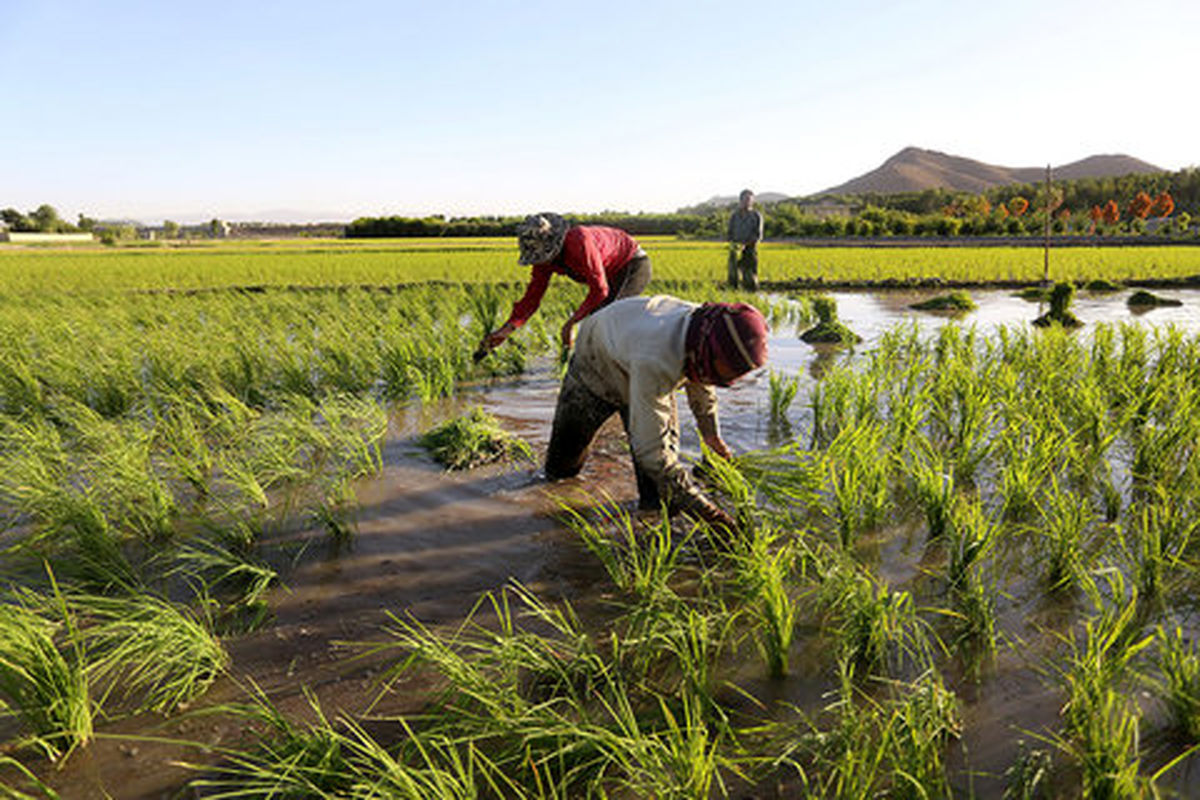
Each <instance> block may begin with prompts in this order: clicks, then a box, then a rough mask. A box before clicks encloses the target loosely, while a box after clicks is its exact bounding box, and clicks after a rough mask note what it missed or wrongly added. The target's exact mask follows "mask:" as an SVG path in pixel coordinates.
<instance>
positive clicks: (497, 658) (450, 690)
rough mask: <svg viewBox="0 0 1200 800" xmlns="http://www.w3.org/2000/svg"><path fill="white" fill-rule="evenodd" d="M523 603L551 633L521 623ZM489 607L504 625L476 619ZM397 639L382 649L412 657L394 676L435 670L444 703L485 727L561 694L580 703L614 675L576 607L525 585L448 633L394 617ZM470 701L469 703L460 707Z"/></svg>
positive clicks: (494, 597) (481, 605)
mask: <svg viewBox="0 0 1200 800" xmlns="http://www.w3.org/2000/svg"><path fill="white" fill-rule="evenodd" d="M510 594H511V595H513V596H515V597H516V598H517V599H518V601H519V602H520V603H521V604H522V607H523V612H522V613H523V615H524V616H526V617H527V618H530V619H533V620H535V621H536V622H537V623H538V624H539V625H541V626H544V629H545V630H548V631H549V633H548V635H540V634H537V633H532V632H529V631H527V630H525V629H523V628H522V627H521V626H520V625H519V624H518V622H517V620H518V617H517V615H516V614H515V613H514V612H513V609H512V607H511V604H510V602H509V596H510ZM483 609H486V610H487V611H488V612H489V613H490V614H491V615H492V616H494V618H495V620H496V624H495V626H494V627H488V626H484V625H483V624H482V623H480V622H478V621H477V620H476V616H477V615H478V614H479V612H480V611H481V610H483ZM389 618H390V626H389V628H388V632H389V634H390V635H391V637H392V641H391V642H388V643H385V644H384V645H380V646H377V647H376V648H373V649H374V650H376V651H378V650H383V649H399V650H401V651H402V652H404V653H406V655H407V657H406V659H405V660H404V661H403V662H402V663H401V664H400V665H398V666H397V667H396V668H395V669H394V670H393V671H392V674H394V675H398V674H400V673H401V672H403V671H404V670H406V669H409V668H410V667H411V666H412V665H414V664H417V663H423V664H426V665H428V666H431V667H433V668H434V669H436V670H437V671H438V673H439V674H441V675H442V677H444V678H445V679H446V680H447V681H448V685H447V687H446V689H445V691H444V692H443V694H442V699H443V701H444V702H450V703H452V704H454V705H455V706H456V707H460V708H468V709H469V711H470V714H471V718H472V719H474V720H476V722H479V723H480V724H490V723H487V720H488V719H495V720H506V719H513V718H517V717H521V716H522V715H525V714H528V713H531V710H533V709H536V708H537V706H538V698H547V697H549V698H554V697H556V696H557V695H558V694H559V693H565V694H566V695H567V696H568V697H571V698H574V699H575V701H576V702H578V701H579V700H578V698H579V697H580V696H581V695H580V693H581V692H584V691H586V690H587V689H588V687H589V686H590V685H591V684H592V683H594V682H596V681H601V680H603V677H604V675H605V673H606V672H607V670H608V667H607V665H606V664H605V663H604V661H603V660H602V659H601V658H600V656H599V654H598V652H597V651H596V648H595V647H594V645H593V642H592V638H591V636H589V635H588V634H587V633H585V632H584V631H583V629H582V627H581V626H580V623H579V620H578V618H577V617H576V616H575V614H574V612H573V611H572V610H571V608H570V606H569V605H565V606H563V607H562V608H557V607H552V606H550V605H548V604H546V603H545V602H543V601H541V600H540V599H538V598H537V597H536V596H535V595H534V594H533V593H532V592H530V591H528V590H527V589H525V588H524V587H522V586H520V585H519V584H513V585H511V586H510V587H508V589H507V590H506V591H503V592H500V593H498V594H487V595H485V596H484V597H483V598H481V599H480V601H479V602H478V603H477V604H476V606H475V608H474V609H473V610H472V611H471V613H470V614H469V615H468V616H467V618H466V619H465V620H464V621H463V623H462V624H461V625H459V626H458V628H457V629H456V630H455V631H453V632H452V633H450V634H448V635H440V634H438V633H436V632H434V631H431V630H429V629H428V628H426V627H425V626H424V625H422V624H420V623H419V622H417V621H416V620H411V619H409V620H404V619H400V618H399V617H396V616H394V615H389ZM459 704H466V705H459Z"/></svg>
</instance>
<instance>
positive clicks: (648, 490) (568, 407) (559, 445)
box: [546, 360, 679, 508]
mask: <svg viewBox="0 0 1200 800" xmlns="http://www.w3.org/2000/svg"><path fill="white" fill-rule="evenodd" d="M613 414H620V415H621V422H622V423H624V425H625V435H626V436H628V435H629V409H628V408H627V407H625V406H620V405H617V404H615V403H610V402H608V401H607V400H605V399H603V398H601V397H599V396H598V395H596V394H595V393H594V392H593V391H592V390H591V389H589V388H588V387H587V386H585V385H584V383H583V381H582V380H580V378H579V374H578V372H577V371H576V369H575V362H574V360H572V361H571V364H570V366H568V367H567V374H566V376H565V377H563V384H562V389H560V390H559V393H558V404H557V406H555V409H554V425H553V427H552V428H551V430H550V446H549V448H548V449H547V451H546V477H547V478H549V479H550V480H559V479H561V478H570V477H573V476H575V475H578V474H579V471H580V470H581V469H583V464H584V462H585V461H586V460H587V454H588V450H589V449H590V448H591V445H592V440H593V439H595V438H596V431H598V430H600V426H601V425H603V424H604V423H605V422H607V421H608V420H609V418H610V417H612V415H613ZM669 446H670V447H672V448H673V449H674V450H675V452H676V453H678V451H679V418H678V415H677V414H676V413H675V406H674V403H672V405H671V442H670V443H669ZM633 472H634V475H635V476H636V477H637V487H638V505H639V506H640V507H641V508H658V507H659V505H660V504H661V502H662V496H661V493H660V491H659V486H658V482H657V481H656V480H654V479H653V478H651V477H650V476H649V475H647V474H646V473H645V472H643V471H642V468H641V467H640V466H639V465H638V463H637V459H636V458H634V460H633Z"/></svg>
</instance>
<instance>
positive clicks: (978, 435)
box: [929, 344, 996, 480]
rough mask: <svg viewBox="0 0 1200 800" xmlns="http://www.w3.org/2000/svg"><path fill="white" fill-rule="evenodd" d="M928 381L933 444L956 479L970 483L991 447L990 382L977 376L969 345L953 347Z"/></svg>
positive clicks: (992, 416)
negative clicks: (951, 355)
mask: <svg viewBox="0 0 1200 800" xmlns="http://www.w3.org/2000/svg"><path fill="white" fill-rule="evenodd" d="M950 352H954V353H957V355H955V356H954V357H953V358H951V357H950V356H949V355H946V356H943V358H944V359H946V360H945V361H944V362H943V363H942V364H940V365H939V367H938V370H937V372H935V373H934V377H933V380H932V381H931V394H930V398H931V400H930V409H929V418H930V421H931V423H932V430H933V434H934V435H933V437H932V438H933V440H934V442H935V443H936V444H938V445H939V447H941V448H943V449H944V450H945V452H946V454H947V457H948V458H949V460H950V463H951V464H952V465H953V466H954V474H955V477H956V478H958V479H959V480H970V479H972V478H973V477H974V475H975V471H976V469H977V468H978V466H979V464H980V462H982V461H983V460H984V459H985V458H986V457H987V455H988V453H989V452H990V451H991V449H992V447H993V446H994V442H995V440H994V437H993V431H992V424H993V422H994V420H995V416H996V412H995V410H994V409H993V406H992V393H991V389H990V381H989V379H988V376H987V375H986V374H976V372H975V367H974V363H973V361H974V356H973V355H964V353H970V350H969V345H965V344H963V345H954V346H953V348H952V349H949V350H947V353H950Z"/></svg>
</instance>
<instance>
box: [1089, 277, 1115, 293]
mask: <svg viewBox="0 0 1200 800" xmlns="http://www.w3.org/2000/svg"><path fill="white" fill-rule="evenodd" d="M1083 288H1084V289H1087V290H1088V291H1089V292H1096V293H1097V294H1109V293H1112V292H1119V291H1121V289H1123V288H1125V287H1123V286H1121V284H1119V283H1113V282H1112V281H1110V280H1105V279H1104V278H1096V279H1094V280H1090V281H1088V282H1087V283H1085V284H1084V285H1083Z"/></svg>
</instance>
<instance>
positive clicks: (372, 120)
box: [0, 0, 1200, 221]
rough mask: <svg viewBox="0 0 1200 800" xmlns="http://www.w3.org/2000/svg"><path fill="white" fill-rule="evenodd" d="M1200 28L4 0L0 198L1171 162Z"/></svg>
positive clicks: (515, 187)
mask: <svg viewBox="0 0 1200 800" xmlns="http://www.w3.org/2000/svg"><path fill="white" fill-rule="evenodd" d="M1198 34H1200V2H1197V1H1196V0H1142V2H1120V3H1118V2H1104V1H1103V0H1100V1H1096V0H1093V2H1076V0H1011V1H1010V2H1004V0H993V2H986V3H983V2H962V0H959V2H946V1H943V0H910V1H908V2H896V1H895V0H891V1H890V2H860V1H858V0H847V1H844V2H820V3H815V2H806V1H805V2H801V1H799V0H790V1H786V0H785V1H781V2H776V1H775V0H769V1H766V2H747V3H741V2H730V0H724V1H723V2H707V1H695V2H656V0H642V2H626V0H615V1H614V0H608V1H606V2H601V3H594V2H593V3H573V2H568V1H566V0H564V1H563V2H555V3H550V2H541V0H525V1H524V2H486V1H485V0H470V1H469V2H444V3H435V2H421V3H415V2H407V0H400V1H399V2H359V1H358V0H343V2H322V3H315V2H309V1H308V0H294V1H293V2H273V1H272V2H257V1H256V0H238V1H237V2H226V1H225V0H213V1H212V2H207V3H176V2H164V1H163V0H153V2H127V1H126V0H106V1H104V2H85V1H84V0H0V72H2V74H3V75H4V77H5V80H4V84H5V88H4V92H3V95H2V96H0V207H7V206H14V207H16V208H19V209H21V210H27V209H31V208H33V207H36V206H37V205H40V204H41V203H47V202H48V203H51V204H52V205H54V206H56V207H57V208H59V210H60V211H61V212H62V213H63V216H64V217H67V218H70V219H73V218H74V216H75V215H76V214H78V213H80V212H83V213H86V214H88V215H89V216H95V217H101V218H113V217H133V218H139V219H143V220H147V221H157V220H160V219H163V218H167V217H170V218H174V219H178V220H181V221H182V220H186V219H192V218H208V217H211V216H221V217H231V218H238V217H246V216H256V215H260V216H261V215H262V214H263V213H264V212H272V211H277V210H291V211H298V212H303V213H304V214H307V215H310V216H311V217H313V218H343V219H349V218H353V217H355V216H360V215H378V214H405V215H417V214H426V213H436V212H443V213H447V214H451V215H462V214H492V213H495V214H512V213H524V212H528V211H533V210H540V209H555V210H560V211H598V210H603V209H614V210H623V211H639V210H644V211H668V210H674V209H675V208H678V207H680V206H683V205H689V204H692V203H695V202H698V201H701V200H704V199H706V198H708V197H710V196H712V195H714V194H733V193H736V192H737V191H738V190H739V189H741V188H742V187H744V186H750V187H753V188H756V189H758V190H760V191H780V192H786V193H788V194H807V193H810V192H815V191H819V190H821V189H824V188H827V187H829V186H832V185H835V184H838V183H841V182H843V181H845V180H847V179H849V178H852V177H855V176H857V175H859V174H861V173H863V172H866V171H867V170H870V169H873V168H875V167H877V166H878V165H879V164H880V163H882V161H883V160H884V159H885V158H887V157H888V156H889V155H891V154H893V153H894V152H896V151H897V150H899V149H901V148H902V147H905V146H907V145H916V146H919V147H925V148H929V149H933V150H940V151H943V152H947V153H951V154H954V155H962V156H966V157H969V158H975V159H978V160H981V161H986V162H989V163H994V164H1001V165H1005V166H1041V165H1044V164H1047V163H1052V164H1062V163H1066V162H1069V161H1074V160H1077V159H1079V158H1083V157H1085V156H1088V155H1093V154H1098V153H1126V154H1129V155H1133V156H1136V157H1139V158H1142V159H1145V160H1147V161H1150V162H1151V163H1154V164H1157V165H1158V166H1161V167H1164V168H1167V169H1179V168H1181V167H1185V166H1190V165H1194V164H1197V163H1198V162H1200V153H1198V143H1200V136H1198V135H1197V124H1198V123H1200V106H1198V105H1197V103H1196V101H1195V81H1196V79H1197V61H1196V56H1195V53H1196V51H1197V35H1198ZM268 216H269V214H268Z"/></svg>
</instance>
